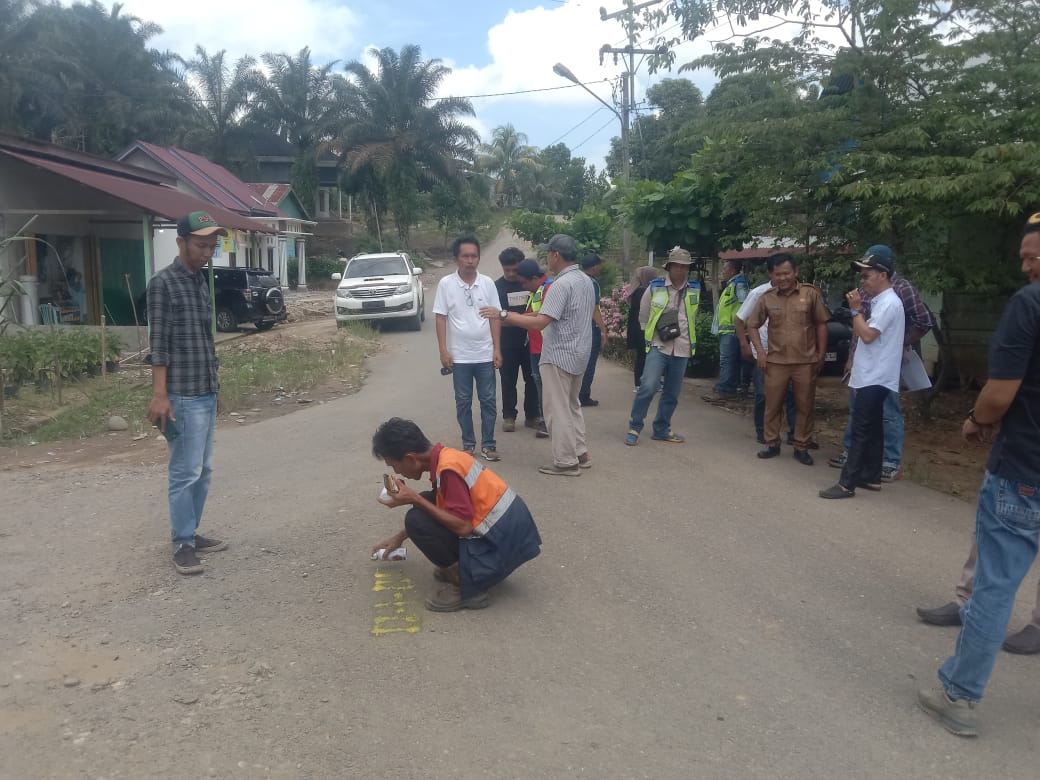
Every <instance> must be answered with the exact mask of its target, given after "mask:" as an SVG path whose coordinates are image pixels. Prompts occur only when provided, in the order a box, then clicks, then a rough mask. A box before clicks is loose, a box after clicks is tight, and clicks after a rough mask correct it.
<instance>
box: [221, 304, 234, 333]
mask: <svg viewBox="0 0 1040 780" xmlns="http://www.w3.org/2000/svg"><path fill="white" fill-rule="evenodd" d="M217 330H219V331H220V332H221V333H234V332H235V331H236V330H238V319H237V318H236V317H235V313H234V312H233V311H231V309H228V308H225V307H221V308H219V309H217Z"/></svg>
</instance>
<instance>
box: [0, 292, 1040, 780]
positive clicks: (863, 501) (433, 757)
mask: <svg viewBox="0 0 1040 780" xmlns="http://www.w3.org/2000/svg"><path fill="white" fill-rule="evenodd" d="M431 292H432V291H431ZM431 301H432V298H431ZM383 340H384V343H385V345H386V350H385V351H384V352H383V353H382V354H380V355H378V356H376V357H375V358H373V359H372V361H371V364H370V368H371V373H370V375H369V377H368V379H367V381H366V384H365V386H364V388H363V389H362V391H361V392H360V393H358V394H357V395H353V396H349V397H345V398H341V399H339V400H336V401H332V402H329V403H326V404H323V405H320V406H315V407H313V408H307V409H304V410H302V411H300V412H298V413H295V414H292V415H287V416H283V417H277V418H274V419H270V420H266V421H264V422H262V423H258V424H255V425H250V426H239V427H234V428H225V429H222V430H221V432H220V434H219V438H218V442H217V455H216V478H215V481H214V484H213V490H212V493H211V499H210V504H209V506H208V511H207V517H206V521H205V523H204V526H203V529H202V530H203V531H204V532H206V533H210V532H212V533H213V534H215V535H226V536H227V538H228V539H229V540H230V541H231V548H230V549H229V550H227V551H226V552H222V553H217V554H214V555H211V556H209V558H208V560H207V561H206V563H207V571H206V573H205V574H204V575H202V576H200V577H194V578H184V577H179V576H178V575H176V574H175V573H174V572H173V570H172V567H171V566H170V563H169V550H168V547H167V544H166V542H165V540H166V539H167V538H168V537H167V534H168V527H167V525H166V520H165V510H164V495H165V468H164V467H163V466H161V465H160V466H155V465H140V466H133V465H119V466H116V465H107V466H96V467H90V468H82V469H76V470H64V471H57V470H52V471H48V470H46V469H45V468H43V469H35V470H20V471H9V472H4V473H0V496H2V497H3V499H2V504H0V507H2V508H0V518H2V519H0V549H2V550H3V552H4V555H3V556H2V558H0V581H2V582H3V583H4V585H3V590H2V592H0V776H2V777H12V778H13V777H18V778H27V777H92V778H99V777H108V778H112V777H188V776H215V777H279V778H294V777H305V778H328V777H344V778H347V777H394V778H563V777H594V778H691V777H692V778H757V777H762V778H806V777H828V778H830V777H837V778H846V777H848V778H853V777H856V778H859V777H884V778H896V777H898V778H903V777H907V778H910V777H912V778H932V777H936V778H945V777H973V778H974V777H980V776H986V777H1006V778H1035V777H1036V776H1037V774H1038V772H1037V769H1036V763H1037V759H1038V753H1037V748H1036V735H1037V734H1038V733H1040V708H1038V702H1040V674H1038V671H1040V658H1036V657H1033V658H1028V657H1026V658H1022V657H1013V656H1008V655H1002V656H1001V657H1000V658H999V660H998V664H997V669H996V673H995V675H994V677H993V680H992V682H991V685H990V689H989V691H988V696H987V699H986V701H985V702H984V703H983V705H982V707H981V708H980V714H981V717H982V719H983V721H982V723H983V734H982V736H981V737H980V738H979V739H977V740H962V739H958V738H957V737H954V736H952V735H949V734H947V733H946V732H945V731H943V730H942V729H941V728H940V727H939V726H938V725H937V724H936V723H934V722H933V721H931V720H930V719H928V718H927V717H925V716H924V715H923V714H922V713H921V712H919V711H918V710H917V708H916V706H915V703H914V690H915V685H916V684H917V683H918V682H919V681H929V682H930V681H931V679H932V678H933V675H934V673H935V669H936V668H937V666H938V665H939V663H940V662H941V661H942V659H943V658H944V657H945V656H946V655H948V654H949V652H950V650H951V649H952V647H953V643H954V639H955V637H956V632H955V631H954V630H951V629H937V628H930V627H926V626H924V625H922V624H920V623H918V622H917V620H916V617H915V615H914V612H913V608H914V607H915V606H917V605H935V604H938V603H941V602H943V601H945V600H947V599H948V597H949V596H950V594H951V591H952V585H953V582H954V580H955V577H956V575H957V573H958V570H959V567H960V564H961V562H962V560H963V556H964V555H965V554H966V552H967V547H968V544H969V541H970V533H971V528H972V522H973V508H972V507H971V506H969V505H967V504H965V503H963V502H961V501H958V500H956V499H952V498H948V497H946V496H943V495H939V494H936V493H934V492H931V491H928V490H925V489H922V488H919V487H917V486H915V485H913V484H910V483H907V482H903V483H899V484H896V485H892V486H886V487H885V490H884V491H883V492H882V493H881V494H878V495H873V494H867V495H863V496H857V498H856V499H854V500H852V501H844V502H826V501H822V500H820V499H818V498H816V491H817V490H818V489H819V488H820V487H824V486H826V485H828V484H830V483H831V482H832V481H833V479H834V477H835V476H836V473H837V472H835V471H834V470H832V469H828V468H827V467H826V466H825V465H822V464H821V465H817V466H816V467H814V468H806V467H804V466H802V465H800V464H798V463H796V462H795V461H794V460H793V458H791V457H790V450H789V449H787V448H785V452H784V457H782V458H778V459H776V460H773V461H769V462H765V463H763V462H760V461H758V460H756V459H755V457H754V453H755V451H756V449H757V445H756V444H755V442H754V438H753V432H752V430H751V429H750V426H749V425H748V424H747V420H746V419H743V418H738V417H734V416H731V415H728V414H726V413H724V412H722V411H720V410H718V409H714V408H712V407H710V406H708V405H706V404H704V403H702V402H701V401H700V400H699V399H698V397H697V394H695V391H694V388H692V387H688V388H687V389H686V391H685V392H684V395H683V398H682V401H681V403H680V407H679V409H678V411H677V412H676V415H675V418H674V428H675V430H677V431H678V432H680V433H683V434H685V435H686V437H687V443H686V444H685V445H672V444H666V443H661V442H652V441H650V440H649V439H648V438H646V440H645V441H644V442H642V443H641V444H640V445H639V446H638V447H634V448H632V447H626V446H624V444H623V443H622V438H623V435H624V432H625V429H626V422H627V412H628V409H629V405H630V403H631V400H632V392H631V382H630V375H629V373H628V371H627V370H625V369H622V368H620V367H618V366H616V365H613V364H610V363H605V364H604V363H601V368H600V370H599V372H598V375H597V380H596V385H595V388H596V390H595V395H596V396H597V397H598V398H599V399H600V401H601V402H602V403H601V406H599V407H598V408H596V409H591V410H588V414H587V416H586V420H587V426H588V430H589V441H590V451H591V455H592V458H593V462H594V466H593V468H592V469H591V470H589V471H588V472H585V473H583V474H582V476H581V477H579V478H560V477H550V476H543V475H540V474H538V473H537V471H536V468H537V466H538V465H539V464H540V463H543V462H547V461H548V460H549V459H550V458H549V448H548V443H547V442H546V441H543V440H537V439H535V438H534V436H533V433H532V432H531V431H528V430H520V431H518V432H515V433H508V434H507V433H501V434H500V435H499V437H498V441H499V451H500V452H501V454H502V456H503V460H502V462H501V463H499V464H497V465H496V466H495V469H496V471H498V473H500V474H501V475H502V476H503V477H504V478H505V479H506V480H507V481H508V482H509V483H510V484H511V485H512V486H513V487H514V488H516V490H517V491H518V492H519V493H520V494H521V495H523V496H524V498H525V499H526V501H527V502H528V504H529V505H530V507H531V509H532V511H533V513H534V515H535V517H536V519H537V521H538V524H539V527H540V530H541V533H542V536H543V539H544V546H543V551H542V555H541V556H540V557H539V558H537V559H535V560H534V561H532V562H531V563H529V564H528V565H526V566H524V567H523V568H521V569H520V570H518V571H517V572H516V573H515V574H514V575H513V576H512V577H511V578H510V579H509V580H507V581H506V582H505V583H504V584H502V585H501V586H499V587H497V588H496V589H495V590H494V591H493V593H492V605H491V607H490V608H489V609H486V610H482V611H478V612H465V613H461V614H433V613H428V612H425V611H424V610H423V609H422V599H423V598H424V597H425V596H426V595H427V594H428V593H430V592H432V591H433V590H434V588H435V585H436V583H435V582H434V581H433V579H432V577H431V571H432V568H431V566H430V564H429V563H428V562H426V561H425V560H424V559H423V557H422V556H421V554H419V553H418V551H417V550H415V549H410V550H409V557H408V560H407V561H405V562H403V563H393V564H391V563H378V564H377V563H374V562H372V561H370V560H369V559H368V550H369V548H370V546H371V545H372V544H373V543H374V542H376V541H377V540H379V539H381V538H383V537H385V536H386V535H388V534H389V533H390V532H392V531H393V530H395V529H396V528H397V527H399V523H400V522H401V518H402V515H403V511H402V510H387V509H385V508H383V507H381V506H380V505H378V504H377V503H376V501H375V499H376V495H377V493H378V491H379V486H380V477H381V474H382V472H383V471H384V468H383V466H382V464H381V463H380V462H378V461H376V460H375V459H374V458H373V457H372V455H371V453H370V442H371V434H372V432H373V431H374V429H375V427H376V426H377V424H378V423H379V422H380V421H382V420H384V419H386V418H387V417H390V416H393V415H399V416H405V417H411V418H413V419H415V420H416V421H418V422H419V423H420V425H421V426H422V427H423V428H424V430H425V431H426V432H427V434H428V435H429V436H430V437H431V438H432V439H434V440H439V441H442V442H443V443H445V444H448V445H454V446H458V444H459V438H458V429H457V425H456V423H455V420H454V410H453V400H452V393H451V387H450V379H448V378H445V377H442V376H440V374H439V373H438V370H437V369H438V361H437V350H436V342H435V337H434V333H433V328H432V320H431V321H428V322H427V324H426V326H425V327H424V329H423V331H422V332H421V333H407V332H392V333H386V334H385V335H384V337H383ZM821 460H822V459H821ZM980 476H981V475H980ZM1035 576H1036V575H1035V573H1034V574H1033V575H1031V577H1030V578H1029V579H1028V580H1027V583H1026V585H1025V586H1024V588H1023V590H1022V596H1021V597H1020V598H1019V601H1018V603H1017V605H1016V611H1015V617H1014V624H1015V625H1021V624H1022V622H1024V621H1025V619H1026V616H1027V614H1028V611H1029V607H1030V604H1029V599H1030V596H1031V595H1032V594H1033V593H1035V583H1036V580H1035Z"/></svg>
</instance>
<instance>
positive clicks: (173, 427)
mask: <svg viewBox="0 0 1040 780" xmlns="http://www.w3.org/2000/svg"><path fill="white" fill-rule="evenodd" d="M159 422H162V418H161V417H160V418H159ZM159 422H156V423H153V424H154V425H155V427H156V428H158V429H159V432H160V433H161V434H162V435H163V436H165V437H166V441H173V440H174V439H176V438H177V437H178V436H180V435H181V423H180V421H179V420H175V419H173V418H172V417H167V418H166V430H163V429H162V428H159Z"/></svg>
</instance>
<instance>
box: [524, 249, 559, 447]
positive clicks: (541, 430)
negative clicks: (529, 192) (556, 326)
mask: <svg viewBox="0 0 1040 780" xmlns="http://www.w3.org/2000/svg"><path fill="white" fill-rule="evenodd" d="M516 276H517V278H518V279H519V280H520V286H521V287H523V288H524V289H525V290H527V293H528V295H527V309H526V311H525V313H527V314H537V313H538V312H540V311H541V310H542V301H544V300H545V293H546V292H547V291H548V289H549V285H550V284H552V279H550V278H549V276H548V275H547V274H545V273H544V272H543V271H542V269H541V266H539V265H538V261H537V260H532V259H531V258H529V257H527V258H524V259H523V260H521V261H520V263H519V264H518V265H517V267H516ZM527 348H528V351H529V352H530V353H531V376H532V377H533V378H534V386H535V388H537V390H538V423H537V425H534V426H531V425H529V426H528V427H529V428H531V427H533V428H534V429H535V431H534V435H535V437H536V438H538V439H548V438H549V429H548V428H546V427H545V418H544V417H543V416H542V372H541V370H540V369H539V368H538V361H539V360H541V359H542V332H541V331H540V330H529V331H527Z"/></svg>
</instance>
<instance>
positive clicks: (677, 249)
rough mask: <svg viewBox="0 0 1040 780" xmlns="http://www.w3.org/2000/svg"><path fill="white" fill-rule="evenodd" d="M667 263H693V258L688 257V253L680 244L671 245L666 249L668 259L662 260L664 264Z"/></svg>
mask: <svg viewBox="0 0 1040 780" xmlns="http://www.w3.org/2000/svg"><path fill="white" fill-rule="evenodd" d="M669 263H678V264H679V265H693V258H692V257H690V253H689V252H687V251H686V250H685V249H683V248H682V247H681V246H673V247H672V248H671V249H669V250H668V259H667V260H665V261H664V264H665V266H667V265H668V264H669Z"/></svg>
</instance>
